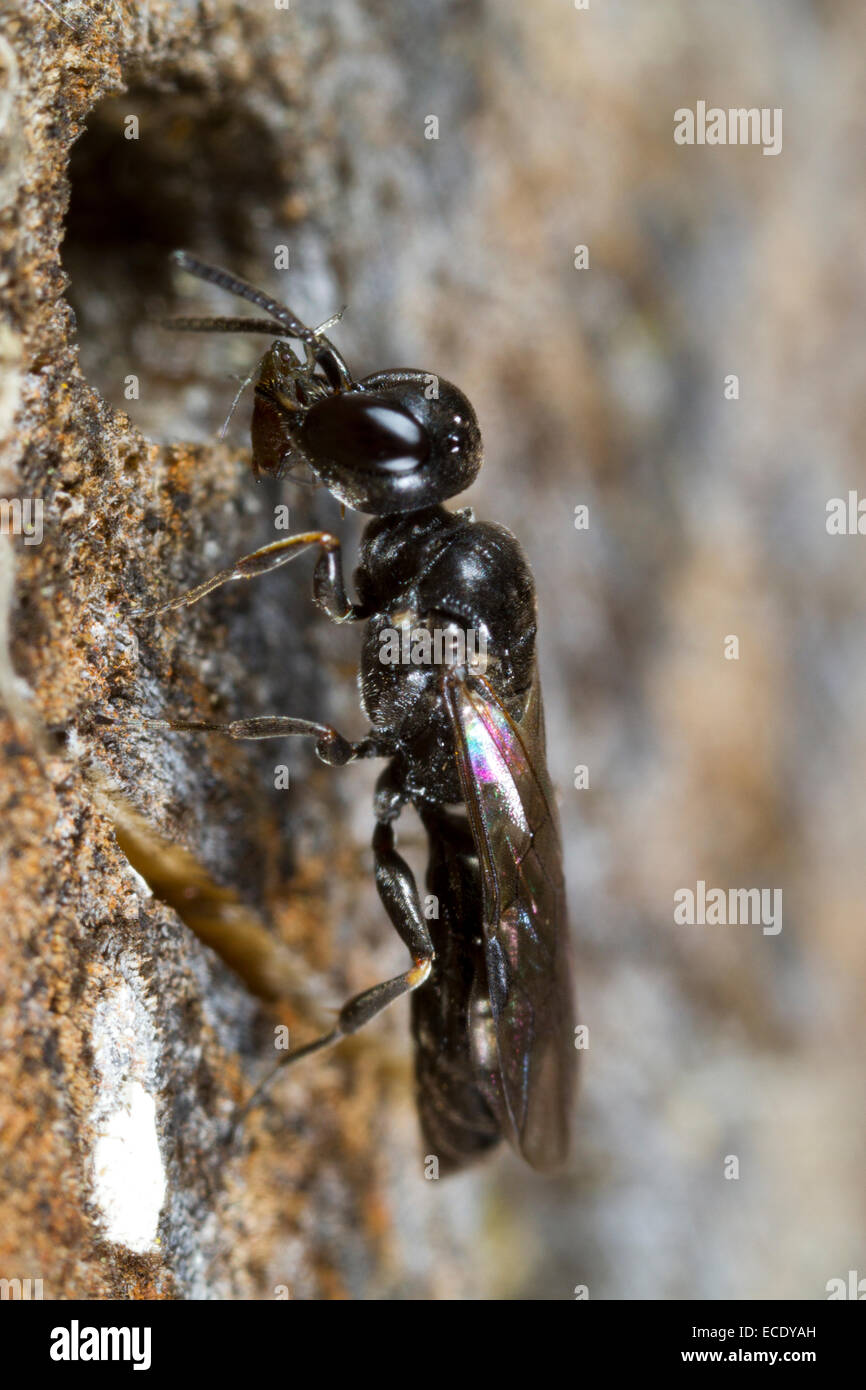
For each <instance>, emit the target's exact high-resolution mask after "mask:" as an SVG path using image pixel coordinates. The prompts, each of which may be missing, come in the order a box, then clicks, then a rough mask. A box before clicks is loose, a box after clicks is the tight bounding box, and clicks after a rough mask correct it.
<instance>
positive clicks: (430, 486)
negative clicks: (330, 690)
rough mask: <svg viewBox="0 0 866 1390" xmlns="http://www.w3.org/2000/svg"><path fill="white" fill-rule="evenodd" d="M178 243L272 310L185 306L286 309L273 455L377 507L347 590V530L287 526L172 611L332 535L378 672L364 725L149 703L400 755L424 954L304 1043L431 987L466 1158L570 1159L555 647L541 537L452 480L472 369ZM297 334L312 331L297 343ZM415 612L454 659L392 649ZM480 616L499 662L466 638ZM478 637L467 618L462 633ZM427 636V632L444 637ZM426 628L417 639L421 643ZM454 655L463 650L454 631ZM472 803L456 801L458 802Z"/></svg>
mask: <svg viewBox="0 0 866 1390" xmlns="http://www.w3.org/2000/svg"><path fill="white" fill-rule="evenodd" d="M176 260H177V262H178V264H179V265H180V266H181V267H182V268H183V269H184V270H187V271H189V272H190V274H192V275H195V276H197V277H198V278H199V279H201V280H206V281H208V282H210V283H212V284H214V285H218V286H220V287H221V288H223V289H225V290H228V291H230V292H231V293H232V294H235V295H238V296H240V297H241V298H243V299H245V300H247V301H249V302H250V303H252V304H255V305H256V306H257V307H258V308H259V309H261V310H263V311H264V313H265V314H267V315H268V317H267V318H216V319H212V318H209V319H193V318H187V319H180V320H178V321H177V322H176V323H175V324H174V325H173V326H174V327H178V328H183V329H190V330H201V331H210V330H219V331H223V332H243V333H268V334H270V335H271V336H272V337H273V338H274V339H275V340H276V341H274V343H273V344H272V346H271V348H270V349H269V351H268V352H267V353H266V354H265V356H264V357H263V359H262V361H261V363H260V364H259V367H258V370H257V374H256V376H255V404H254V409H253V419H252V465H253V470H254V472H255V473H256V474H261V473H266V474H271V475H273V476H276V477H279V476H282V475H284V474H285V473H286V471H287V469H288V468H289V467H295V466H297V465H298V464H299V463H304V464H306V465H308V466H309V468H310V469H311V470H312V472H313V474H314V475H315V477H316V478H317V479H318V480H319V481H320V482H321V483H323V484H324V485H325V487H327V488H328V490H329V491H330V492H331V493H332V494H333V495H334V496H335V497H336V498H338V499H339V501H340V502H341V503H344V504H345V505H346V506H348V507H351V508H353V509H354V510H355V511H359V512H364V513H366V514H368V515H371V516H372V518H373V519H372V520H371V521H370V522H369V524H368V525H367V527H366V530H365V532H364V536H363V540H362V543H361V549H360V556H359V565H358V568H357V571H356V574H355V585H356V589H357V594H358V601H357V602H355V603H353V602H351V601H350V600H349V598H348V597H347V594H346V587H345V583H344V580H343V571H342V561H341V554H340V542H339V541H338V540H337V538H336V537H335V536H333V535H331V534H329V533H328V532H325V531H308V532H305V533H303V534H301V535H297V536H290V537H287V538H286V539H284V540H279V541H275V542H274V543H273V544H271V545H266V546H264V547H263V548H262V549H261V550H257V551H256V552H255V553H254V554H252V555H247V556H245V557H244V558H243V559H242V560H239V561H238V562H237V564H235V565H233V566H232V567H231V569H227V570H223V571H222V572H221V573H220V574H217V575H215V576H214V578H213V579H210V580H208V581H207V582H206V583H204V584H200V585H199V586H198V587H197V588H195V589H192V590H190V592H188V593H186V594H183V595H181V596H180V597H179V598H176V599H174V600H172V601H171V602H169V603H164V604H161V605H159V607H157V608H154V609H150V610H148V611H149V613H150V614H154V613H163V612H166V611H168V610H170V609H176V608H183V607H185V606H187V605H188V604H191V603H195V602H197V600H198V599H200V598H202V597H203V596H204V595H205V594H208V593H210V592H211V591H212V590H214V589H216V588H218V587H219V586H220V585H221V584H225V583H227V582H228V581H229V580H232V579H250V578H253V577H254V576H255V575H260V574H267V573H268V572H269V571H270V570H273V569H276V568H277V567H278V566H279V565H283V564H285V563H286V562H287V561H288V560H292V559H294V558H295V556H297V555H299V554H301V553H302V552H303V551H305V550H307V549H310V548H313V547H315V548H316V549H317V550H318V559H317V562H316V567H315V571H314V576H313V598H314V601H315V602H316V604H317V605H318V606H319V608H320V609H322V611H323V612H324V613H326V614H327V616H328V617H329V618H330V619H331V620H332V621H333V622H336V623H347V622H360V621H366V623H367V628H366V633H365V637H364V645H363V654H362V658H361V691H362V704H363V708H364V712H365V714H366V716H367V718H368V719H369V721H370V725H371V728H370V732H369V734H368V735H367V736H366V737H365V738H362V739H360V740H359V741H357V742H351V741H350V740H348V739H346V738H343V736H342V735H341V734H339V733H338V732H337V731H336V730H335V729H333V728H331V727H329V726H328V725H326V724H318V723H312V722H311V721H309V720H306V719H295V718H289V717H284V716H279V717H273V718H261V719H245V720H238V721H235V722H233V723H231V724H211V723H201V722H197V721H190V720H150V721H148V724H149V727H152V728H160V729H180V730H212V729H216V730H220V731H221V732H223V733H225V734H228V735H229V736H230V737H231V738H239V739H244V738H253V739H258V738H273V737H282V736H284V735H291V734H300V735H306V736H308V737H312V738H314V739H315V740H316V744H315V747H316V752H317V754H318V756H319V757H320V758H321V759H322V761H323V762H325V763H329V764H334V765H342V764H344V763H349V762H352V761H353V760H354V759H356V758H368V757H381V758H387V760H388V762H387V765H386V767H385V769H384V771H383V772H382V774H381V776H380V777H379V780H378V782H377V785H376V792H375V797H374V811H375V816H376V828H375V831H374V833H373V854H374V857H375V866H376V885H377V888H378V890H379V895H380V897H381V899H382V902H383V904H384V906H385V910H386V912H387V913H388V916H389V917H390V919H391V921H392V923H393V924H394V926H395V928H396V929H397V932H398V933H399V935H400V937H401V939H402V940H403V941H404V942H405V944H406V946H407V948H408V950H409V953H410V955H411V956H412V966H411V969H409V970H406V971H405V972H404V973H403V974H401V975H397V976H396V977H395V978H394V979H392V980H386V981H384V982H383V983H381V984H378V985H375V986H374V987H373V988H372V989H368V990H365V991H364V992H363V993H362V994H358V995H356V996H355V997H354V998H352V999H350V1000H349V1001H348V1003H346V1004H345V1005H344V1006H343V1008H342V1009H341V1011H340V1013H339V1016H338V1020H337V1024H336V1026H335V1027H334V1029H333V1030H332V1031H331V1032H330V1033H328V1034H326V1035H325V1036H323V1037H320V1038H318V1039H316V1040H315V1041H314V1042H311V1043H308V1044H307V1045H306V1046H305V1047H302V1048H300V1049H298V1050H297V1051H295V1052H290V1053H288V1054H287V1055H286V1057H285V1059H284V1062H293V1061H296V1060H297V1059H298V1058H300V1057H303V1056H306V1055H307V1054H309V1053H311V1052H315V1051H317V1050H318V1049H319V1048H323V1047H327V1046H328V1045H329V1044H330V1043H334V1042H336V1041H338V1040H339V1039H340V1038H342V1037H344V1036H346V1035H347V1034H349V1033H354V1032H356V1031H357V1029H359V1028H361V1027H362V1026H363V1025H364V1024H365V1023H368V1022H369V1021H370V1020H371V1019H372V1018H374V1017H375V1015H376V1014H378V1013H379V1012H380V1011H381V1010H382V1009H384V1008H385V1007H386V1006H387V1005H388V1004H390V1003H392V1001H393V1000H395V999H398V998H400V996H401V995H403V994H407V993H409V992H410V991H411V992H412V1031H413V1034H414V1038H415V1054H416V1076H417V1088H418V1106H419V1112H420V1119H421V1127H422V1131H423V1136H424V1143H425V1145H426V1146H427V1149H428V1151H429V1152H430V1153H431V1154H435V1155H437V1156H438V1158H439V1163H440V1171H441V1172H443V1173H444V1172H448V1171H454V1170H456V1169H458V1168H461V1167H463V1166H464V1165H465V1164H466V1163H468V1162H470V1161H471V1160H473V1159H474V1158H476V1157H478V1156H479V1155H480V1154H482V1153H483V1152H484V1151H485V1150H487V1149H490V1148H492V1147H493V1146H494V1145H495V1144H497V1143H498V1142H499V1140H500V1138H501V1137H502V1136H503V1135H504V1136H505V1137H506V1138H507V1139H508V1141H509V1143H510V1144H511V1145H512V1146H513V1147H514V1149H516V1150H517V1152H518V1153H519V1154H521V1155H522V1156H523V1158H525V1159H526V1160H527V1162H528V1163H530V1164H532V1166H533V1167H535V1168H538V1169H542V1170H553V1169H556V1168H559V1167H561V1166H562V1164H563V1163H564V1161H565V1159H566V1156H567V1150H568V1140H569V1129H570V1119H571V1113H572V1101H573V1095H574V1082H575V1072H576V1065H575V1064H576V1056H577V1054H576V1052H575V1048H574V1005H573V995H572V984H571V962H570V951H569V941H568V928H567V921H566V908H565V891H564V883H563V874H562V848H561V843H560V835H559V827H558V818H557V812H556V807H555V804H554V794H553V789H552V787H551V783H550V779H549V777H548V773H547V766H546V756H545V740H544V721H543V714H542V704H541V691H540V688H539V682H538V672H537V666H536V655H535V635H536V620H535V591H534V585H533V580H532V575H531V573H530V570H529V566H528V565H527V562H526V560H525V558H524V556H523V553H522V551H521V549H520V546H519V545H518V543H517V541H516V540H515V539H514V537H513V536H512V535H511V533H510V532H509V531H507V530H505V528H504V527H502V526H496V525H492V524H491V523H489V522H484V521H476V520H475V518H474V516H473V514H472V511H471V509H464V510H463V511H458V512H451V511H447V510H446V509H445V508H444V507H442V506H441V505H440V504H441V503H442V502H444V501H445V500H446V499H447V498H449V497H453V496H454V495H455V494H456V493H459V492H462V491H463V490H464V488H466V487H468V486H469V484H470V483H471V482H472V481H473V479H474V478H475V475H476V474H477V472H478V469H479V467H480V465H481V457H482V451H481V437H480V433H479V429H478V423H477V421H476V418H475V412H474V410H473V409H472V406H471V405H470V403H469V401H468V400H467V399H466V397H465V396H464V395H463V393H462V392H461V391H459V390H458V389H457V388H456V387H455V386H452V385H450V384H449V383H448V382H446V381H443V380H440V379H437V378H436V377H435V376H433V375H432V374H431V373H429V372H420V371H410V370H407V369H403V368H400V369H393V370H390V371H384V372H375V373H374V374H373V375H372V376H367V377H364V378H363V379H362V380H360V381H356V380H355V379H354V378H353V376H352V375H351V372H350V371H349V368H348V367H347V365H346V363H345V362H344V361H343V358H342V357H341V356H340V354H339V352H338V351H337V350H336V348H335V347H334V346H333V345H332V343H331V342H330V341H329V340H328V338H327V337H326V336H325V329H327V328H329V327H330V326H331V323H333V322H334V320H329V322H328V323H325V324H323V325H322V326H321V328H318V329H310V328H307V327H305V325H304V324H302V323H301V322H300V321H299V320H298V319H297V318H296V317H295V315H294V314H293V313H292V312H291V311H290V310H289V309H287V308H286V307H285V305H283V304H279V303H277V302H276V301H274V300H273V299H271V298H270V297H269V296H268V295H266V294H264V293H262V292H261V291H260V290H256V289H254V288H253V287H252V286H251V285H248V284H246V283H245V282H244V281H242V280H239V279H237V278H236V277H235V276H234V275H230V274H229V273H228V272H226V271H223V270H219V269H217V268H215V267H213V266H208V265H204V264H203V263H202V262H200V261H198V260H196V259H195V258H194V257H192V256H190V255H188V254H187V253H185V252H178V253H176ZM286 340H294V341H295V343H296V344H299V345H301V349H302V354H303V355H301V350H299V351H298V352H296V351H295V350H293V349H292V347H291V346H290V345H289V343H288V342H287V341H286ZM407 626H408V628H409V629H410V630H411V632H412V634H413V641H415V640H416V639H417V638H418V637H419V635H420V636H421V637H422V638H423V637H424V635H425V634H426V635H427V637H428V638H429V639H430V641H429V644H428V648H429V650H430V652H435V651H436V648H435V646H434V644H433V639H434V638H435V637H436V635H437V634H439V635H442V634H444V636H445V638H446V639H447V641H445V642H444V643H443V645H442V646H441V647H440V648H439V649H438V652H439V659H438V660H437V659H432V658H431V659H429V660H426V661H421V662H418V661H416V660H411V661H408V662H404V661H400V660H392V661H384V660H383V659H382V652H383V640H384V637H385V636H387V635H388V634H390V633H393V632H403V631H405V630H406V628H407ZM467 633H471V634H473V651H477V648H478V646H479V645H480V647H481V650H482V651H484V652H485V653H486V660H485V662H484V663H483V670H482V669H481V665H482V664H481V663H479V662H478V661H477V659H476V660H474V661H472V662H470V661H468V660H467V659H466V642H465V636H466V634H467ZM461 636H462V637H463V638H464V641H463V642H462V644H461V642H460V640H459V639H460V637H461ZM428 648H425V647H424V644H423V642H422V644H421V648H420V650H421V651H422V652H423V651H425V650H428ZM417 650H418V649H417V648H416V651H417ZM446 652H447V655H442V653H446ZM407 802H411V803H412V805H413V806H414V807H415V808H416V810H417V811H418V814H419V815H420V818H421V820H422V822H423V824H424V827H425V829H426V832H427V837H428V840H429V866H428V871H427V887H428V890H429V892H430V894H432V895H434V897H435V900H438V910H439V916H438V917H435V916H434V917H432V918H431V919H430V920H428V919H427V917H426V916H425V913H424V910H423V909H422V904H421V900H420V897H419V894H418V888H417V886H416V883H415V878H414V875H413V874H412V871H411V869H410V868H409V866H408V864H407V863H406V861H405V860H404V859H403V858H402V857H401V856H400V855H399V854H398V853H397V851H396V849H395V841H394V822H395V820H396V819H397V817H398V816H399V814H400V811H401V809H402V808H403V806H404V805H405V804H406V803H407ZM449 808H451V809H449Z"/></svg>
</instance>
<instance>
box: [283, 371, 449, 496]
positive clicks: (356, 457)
mask: <svg viewBox="0 0 866 1390" xmlns="http://www.w3.org/2000/svg"><path fill="white" fill-rule="evenodd" d="M299 436H300V439H301V442H302V447H303V450H304V453H305V455H306V457H307V458H308V459H309V460H310V463H311V464H312V466H313V468H315V470H316V472H317V473H318V474H319V476H320V477H321V478H322V480H323V481H324V482H325V483H326V484H327V485H328V486H329V487H330V485H331V479H332V478H333V479H334V480H335V481H336V480H340V479H343V480H348V479H350V478H352V477H357V478H358V482H359V486H360V488H361V489H362V491H363V490H364V489H365V488H366V487H367V486H368V485H369V480H370V479H372V480H375V479H376V478H377V477H379V476H381V475H384V476H385V477H386V478H388V477H390V478H394V479H398V478H400V477H402V476H405V475H407V474H411V473H413V472H414V471H416V470H417V469H418V468H419V467H422V466H423V465H424V464H425V463H426V462H427V459H428V458H429V456H430V439H429V436H428V434H427V431H426V430H425V429H424V428H423V426H422V425H420V424H419V423H418V421H417V420H416V419H415V417H414V416H413V415H410V413H409V411H408V410H406V409H404V407H403V406H401V405H397V404H395V403H394V402H393V401H390V400H388V399H386V398H382V397H378V396H376V395H373V394H368V393H367V392H350V393H348V394H346V395H343V396H332V397H330V398H329V399H327V400H324V401H320V402H319V403H318V404H317V405H314V406H313V407H312V409H311V410H310V411H309V412H308V414H307V415H306V417H305V418H304V421H303V424H302V425H301V428H300V431H299ZM347 500H349V501H350V505H357V504H356V503H354V502H351V499H347Z"/></svg>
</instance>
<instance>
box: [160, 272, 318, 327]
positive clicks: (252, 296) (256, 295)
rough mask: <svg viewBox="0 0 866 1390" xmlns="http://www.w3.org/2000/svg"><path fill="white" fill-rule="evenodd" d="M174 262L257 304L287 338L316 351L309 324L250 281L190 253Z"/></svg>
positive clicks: (199, 276)
mask: <svg viewBox="0 0 866 1390" xmlns="http://www.w3.org/2000/svg"><path fill="white" fill-rule="evenodd" d="M172 260H173V261H174V263H175V265H178V266H180V268H181V270H185V271H186V272H187V273H188V274H189V275H194V276H195V277H196V279H198V280H205V281H207V283H208V284H209V285H217V286H218V287H219V288H220V289H221V290H227V291H228V293H229V294H236V295H237V296H238V298H240V299H246V300H247V301H248V302H249V303H250V304H255V305H256V307H257V308H259V309H264V311H265V313H266V314H271V315H272V316H273V317H274V318H275V319H277V320H278V322H279V323H281V324H282V325H283V329H284V331H287V336H289V337H292V338H300V339H301V341H302V342H304V343H309V344H310V345H311V346H312V347H315V346H316V345H317V343H318V339H317V337H316V335H315V333H314V332H313V330H312V329H311V328H308V327H307V325H306V324H305V323H301V320H300V319H299V318H296V317H295V315H294V314H293V313H292V311H291V309H289V308H287V307H286V305H285V304H281V303H280V302H279V300H277V299H272V298H271V296H270V295H268V294H265V292H264V290H257V289H256V288H255V286H254V285H250V284H248V283H247V281H246V280H241V279H240V278H239V277H238V276H237V275H232V274H231V273H230V272H229V271H228V270H222V269H221V268H220V267H219V266H216V265H208V264H207V263H206V262H205V261H200V260H198V259H197V257H195V256H191V255H190V253H189V252H188V251H173V252H172Z"/></svg>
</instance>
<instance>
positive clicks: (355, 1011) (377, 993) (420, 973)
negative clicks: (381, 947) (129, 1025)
mask: <svg viewBox="0 0 866 1390" xmlns="http://www.w3.org/2000/svg"><path fill="white" fill-rule="evenodd" d="M373 855H374V858H375V863H376V887H377V889H378V890H379V897H380V898H381V899H382V902H383V904H384V907H385V911H386V912H387V913H388V916H389V918H390V919H391V922H392V923H393V925H394V927H395V929H396V931H397V933H398V935H399V936H400V939H401V940H402V941H403V943H404V945H405V946H406V947H407V949H408V951H409V953H410V955H411V956H412V962H413V963H412V967H411V969H410V970H404V971H403V972H402V974H400V975H395V976H394V977H393V979H390V980H383V981H382V982H381V983H380V984H378V985H373V987H372V989H365V990H364V991H363V992H362V993H360V994H355V995H353V996H352V998H351V999H349V1000H348V1001H347V1002H346V1003H345V1004H344V1005H343V1007H342V1008H341V1010H340V1012H339V1014H338V1015H337V1022H336V1024H335V1026H334V1027H333V1028H332V1029H331V1031H330V1032H329V1033H323V1034H322V1036H321V1037H320V1038H315V1039H314V1040H313V1041H312V1042H309V1043H306V1044H305V1045H304V1046H303V1047H299V1048H297V1049H295V1051H293V1052H287V1053H286V1055H285V1056H284V1057H281V1058H280V1060H279V1062H278V1063H277V1065H276V1066H275V1067H274V1068H273V1070H272V1071H271V1072H270V1073H269V1074H268V1075H267V1076H266V1077H265V1079H264V1081H262V1082H261V1084H260V1085H259V1086H257V1087H256V1089H255V1090H254V1091H253V1094H252V1095H251V1096H250V1098H249V1100H248V1101H247V1103H246V1105H245V1106H244V1107H243V1109H242V1110H241V1112H240V1114H239V1115H238V1117H237V1119H236V1121H235V1125H234V1128H235V1130H236V1129H237V1128H238V1126H239V1125H240V1124H242V1123H243V1121H244V1120H245V1119H246V1117H247V1115H248V1114H249V1113H250V1111H251V1110H252V1109H254V1107H255V1106H257V1105H258V1104H259V1102H260V1101H261V1100H262V1098H263V1097H264V1095H265V1093H266V1091H267V1090H268V1089H269V1088H270V1086H271V1084H272V1082H273V1081H274V1079H275V1078H276V1077H277V1076H279V1075H280V1074H281V1073H282V1071H283V1070H284V1069H285V1068H286V1067H290V1066H294V1064H295V1063H296V1062H299V1061H301V1059H302V1058H303V1057H309V1056H310V1055H311V1054H312V1053H313V1052H320V1051H321V1050H322V1049H323V1048H325V1047H331V1046H333V1044H334V1043H337V1042H339V1041H340V1040H341V1039H342V1038H347V1037H349V1036H350V1035H351V1034H352V1033H357V1032H358V1030H359V1029H360V1028H363V1027H364V1026H365V1024H367V1023H370V1022H371V1021H372V1020H373V1019H374V1018H375V1017H376V1016H377V1014H380V1013H381V1012H382V1010H383V1009H386V1008H387V1007H388V1005H389V1004H393V1003H394V1001H395V1000H396V999H400V998H402V996H403V995H404V994H410V993H411V992H412V990H414V989H418V987H419V985H423V984H424V982H425V980H426V979H427V977H428V976H429V974H430V971H431V969H432V967H433V943H432V941H431V939H430V932H429V930H428V928H427V923H426V921H425V920H424V914H423V912H422V910H421V900H420V898H419V896H418V886H417V884H416V882H415V875H414V874H413V872H412V870H411V869H410V868H409V865H408V864H407V863H406V861H405V859H404V858H403V857H402V855H400V854H398V853H397V851H396V849H395V848H394V831H393V828H392V826H391V824H390V823H389V822H386V821H379V822H378V823H377V825H376V829H375V830H374V832H373Z"/></svg>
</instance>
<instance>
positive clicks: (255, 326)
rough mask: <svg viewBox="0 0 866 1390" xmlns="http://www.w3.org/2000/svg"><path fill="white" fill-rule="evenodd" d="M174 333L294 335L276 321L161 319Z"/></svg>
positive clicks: (286, 336)
mask: <svg viewBox="0 0 866 1390" xmlns="http://www.w3.org/2000/svg"><path fill="white" fill-rule="evenodd" d="M160 324H161V326H162V327H163V328H170V329H171V330H172V332H173V333H267V334H268V336H269V337H271V338H291V337H293V336H294V334H292V333H289V331H288V329H287V328H286V327H285V326H284V325H283V324H281V323H278V322H277V320H276V319H245V318H226V317H219V318H201V319H198V318H179V319H160Z"/></svg>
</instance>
